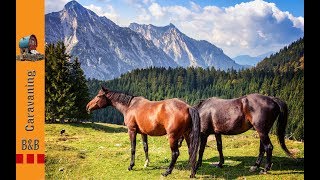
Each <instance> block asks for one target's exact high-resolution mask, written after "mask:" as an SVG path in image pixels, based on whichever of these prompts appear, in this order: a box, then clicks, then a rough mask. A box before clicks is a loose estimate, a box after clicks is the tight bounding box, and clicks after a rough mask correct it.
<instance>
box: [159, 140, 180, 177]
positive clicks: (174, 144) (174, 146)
mask: <svg viewBox="0 0 320 180" xmlns="http://www.w3.org/2000/svg"><path fill="white" fill-rule="evenodd" d="M169 143H170V148H171V163H170V165H169V167H168V169H167V170H166V172H164V173H162V175H163V176H168V175H169V174H171V172H172V169H173V167H174V165H175V164H176V161H177V159H178V157H179V154H180V153H179V148H178V138H176V137H172V136H169Z"/></svg>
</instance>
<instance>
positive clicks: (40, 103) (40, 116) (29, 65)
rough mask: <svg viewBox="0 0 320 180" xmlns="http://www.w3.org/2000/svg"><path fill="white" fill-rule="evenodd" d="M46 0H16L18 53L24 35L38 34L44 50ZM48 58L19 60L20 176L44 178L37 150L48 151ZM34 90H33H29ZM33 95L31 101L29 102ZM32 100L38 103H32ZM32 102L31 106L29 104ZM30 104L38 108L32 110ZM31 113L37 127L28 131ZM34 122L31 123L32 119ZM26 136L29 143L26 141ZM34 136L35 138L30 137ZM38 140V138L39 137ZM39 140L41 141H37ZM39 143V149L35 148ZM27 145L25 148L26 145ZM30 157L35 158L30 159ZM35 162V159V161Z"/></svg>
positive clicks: (40, 151)
mask: <svg viewBox="0 0 320 180" xmlns="http://www.w3.org/2000/svg"><path fill="white" fill-rule="evenodd" d="M44 31H45V30H44V0H16V54H17V55H18V54H20V48H19V40H20V39H21V38H22V37H25V36H29V35H31V34H34V35H35V36H36V38H37V40H38V46H37V51H38V52H40V53H41V54H44V49H45V47H44V46H45V39H44V37H45V33H44ZM28 72H29V75H31V72H35V76H34V79H33V80H34V83H33V86H34V87H33V88H34V94H33V95H34V96H33V100H30V99H32V98H31V97H30V93H29V94H28V89H27V88H28V85H29V86H30V84H31V83H30V82H31V81H29V83H28V77H29V78H30V77H31V76H28ZM44 76H45V62H44V60H40V61H35V62H32V61H16V118H17V119H16V132H17V134H16V153H17V154H23V163H21V164H20V163H18V164H16V168H17V169H16V175H17V179H18V180H19V179H26V178H27V179H44V178H45V172H44V171H45V168H44V163H38V160H37V157H38V156H37V154H44V150H45V147H44V146H45V144H44V120H45V104H44V102H45V99H44V98H45V97H44V96H45V89H44V88H45V79H44ZM29 92H30V91H29ZM28 95H29V102H28ZM32 102H33V103H34V104H33V105H32ZM28 103H29V106H28ZM28 107H29V108H32V107H33V109H34V111H33V112H29V111H28ZM28 113H29V115H33V116H34V118H33V119H34V124H33V126H34V130H32V131H26V129H25V126H26V125H27V124H28ZM29 125H31V123H29ZM23 140H26V141H25V142H26V146H23V144H22V141H23ZM28 140H31V141H28ZM35 140H36V141H35ZM37 140H38V145H37ZM35 143H36V148H37V147H38V149H37V150H35V149H34V148H35V146H34V145H35ZM24 147H26V149H25V150H23V148H24ZM27 154H33V156H32V155H29V158H34V159H33V161H32V160H30V161H29V162H30V163H29V164H28V163H27ZM32 162H33V163H32Z"/></svg>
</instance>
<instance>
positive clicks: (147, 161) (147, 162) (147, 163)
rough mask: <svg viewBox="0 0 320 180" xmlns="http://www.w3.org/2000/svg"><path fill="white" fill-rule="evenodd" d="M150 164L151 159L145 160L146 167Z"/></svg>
mask: <svg viewBox="0 0 320 180" xmlns="http://www.w3.org/2000/svg"><path fill="white" fill-rule="evenodd" d="M148 165H149V160H146V161H145V162H144V166H143V167H144V168H146V167H147V166H148Z"/></svg>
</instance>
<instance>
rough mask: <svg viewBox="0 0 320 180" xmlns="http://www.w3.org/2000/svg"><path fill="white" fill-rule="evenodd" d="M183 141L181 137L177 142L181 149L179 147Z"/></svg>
mask: <svg viewBox="0 0 320 180" xmlns="http://www.w3.org/2000/svg"><path fill="white" fill-rule="evenodd" d="M183 139H184V137H183V136H181V137H180V138H179V140H178V147H181V146H182V142H183Z"/></svg>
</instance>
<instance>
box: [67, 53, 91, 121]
mask: <svg viewBox="0 0 320 180" xmlns="http://www.w3.org/2000/svg"><path fill="white" fill-rule="evenodd" d="M70 71H71V72H70V78H71V85H72V86H71V91H72V92H73V93H74V95H75V101H74V108H73V109H72V111H71V112H70V117H71V118H75V119H77V120H86V119H87V118H89V117H90V116H89V114H88V113H87V112H86V105H87V103H88V102H89V101H90V99H89V90H88V86H87V80H86V79H85V76H84V73H83V70H82V69H81V66H80V62H79V60H78V58H76V59H75V60H74V61H73V62H72V63H71V69H70Z"/></svg>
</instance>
